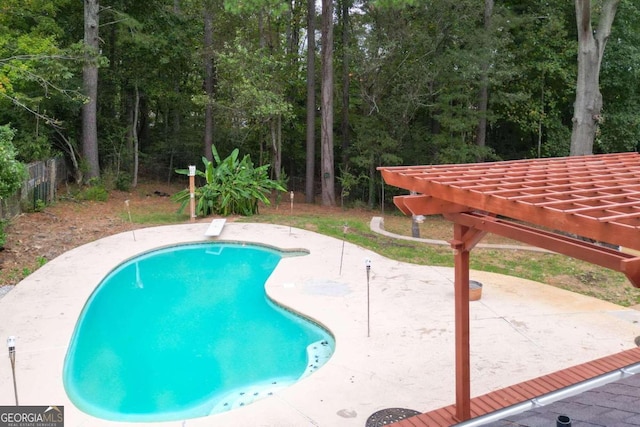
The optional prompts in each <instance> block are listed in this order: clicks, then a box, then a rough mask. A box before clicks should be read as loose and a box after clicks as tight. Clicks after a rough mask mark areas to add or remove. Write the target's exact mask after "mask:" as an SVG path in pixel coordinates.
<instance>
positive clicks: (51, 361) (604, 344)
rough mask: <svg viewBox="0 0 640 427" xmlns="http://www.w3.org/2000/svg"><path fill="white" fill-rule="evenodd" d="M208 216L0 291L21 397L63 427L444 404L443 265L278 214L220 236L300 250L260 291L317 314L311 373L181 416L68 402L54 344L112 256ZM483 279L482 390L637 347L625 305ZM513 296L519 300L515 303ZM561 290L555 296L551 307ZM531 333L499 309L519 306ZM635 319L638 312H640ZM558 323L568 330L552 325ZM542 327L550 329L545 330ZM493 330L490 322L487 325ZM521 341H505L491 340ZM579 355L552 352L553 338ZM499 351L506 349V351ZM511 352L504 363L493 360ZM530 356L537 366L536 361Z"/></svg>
mask: <svg viewBox="0 0 640 427" xmlns="http://www.w3.org/2000/svg"><path fill="white" fill-rule="evenodd" d="M207 226H208V222H198V223H192V224H181V225H168V226H161V227H152V228H146V229H139V230H136V231H135V236H136V240H135V241H134V239H133V237H132V233H131V232H124V233H120V234H117V235H114V236H110V237H107V238H104V239H100V240H98V241H95V242H92V243H88V244H86V245H83V246H80V247H78V248H75V249H72V250H70V251H69V252H66V253H65V254H63V255H60V256H59V257H57V258H56V259H54V260H52V261H50V262H49V263H47V264H46V265H44V266H43V267H42V268H40V269H39V270H37V271H36V272H35V273H33V274H32V275H30V276H28V277H27V278H26V279H25V280H23V281H22V282H20V284H19V285H18V286H17V287H16V288H14V289H13V290H12V291H11V292H9V293H8V294H7V295H6V296H4V297H3V298H2V299H0V335H1V336H8V335H15V336H16V338H17V347H16V378H17V386H18V393H19V395H20V404H22V405H63V406H65V417H66V420H65V421H66V423H65V425H66V426H67V427H72V426H73V427H76V426H77V427H81V426H82V427H84V426H95V427H102V426H118V427H126V426H136V427H141V426H147V425H156V426H163V427H164V426H171V427H178V426H180V427H183V426H184V427H205V426H211V425H212V421H215V423H216V425H234V426H247V427H249V426H255V425H274V426H275V425H277V426H287V425H289V426H294V425H295V426H306V425H331V426H335V427H342V426H345V427H347V426H348V427H351V426H353V427H355V426H362V425H364V423H365V421H366V419H367V417H368V416H369V415H371V414H372V413H374V412H376V411H377V410H379V409H383V408H388V407H398V406H401V407H407V408H413V409H417V410H429V409H435V408H438V407H442V406H446V405H448V404H450V403H451V402H452V401H453V399H454V394H453V384H452V383H453V380H452V376H453V363H452V354H453V347H452V344H451V339H452V337H453V331H452V328H453V322H452V321H451V320H452V316H453V307H452V303H451V301H452V285H451V283H452V277H453V271H452V269H450V268H444V267H429V266H416V265H412V264H404V263H399V262H395V261H392V260H388V259H385V258H383V257H380V256H379V255H377V254H375V253H373V252H371V251H368V250H365V249H362V248H359V247H357V246H355V245H351V244H349V243H346V244H344V260H343V261H344V262H343V268H342V274H340V273H339V267H340V263H341V250H342V248H343V241H342V240H339V239H334V238H330V237H326V236H322V235H319V234H316V233H313V232H309V231H305V230H299V229H295V228H294V229H291V228H290V227H289V226H288V225H287V226H284V225H282V226H281V225H266V224H249V223H233V222H231V223H229V222H228V223H227V224H226V225H225V228H224V229H223V231H222V234H221V235H220V237H219V239H220V240H226V239H232V240H244V241H248V242H253V243H260V242H261V243H266V244H274V245H277V246H279V247H286V248H299V247H304V248H307V249H309V251H310V256H308V257H302V259H304V262H303V263H302V265H294V264H293V263H290V262H288V259H283V260H282V262H281V265H279V266H278V268H277V269H276V271H274V273H273V274H272V276H271V277H270V278H269V280H268V281H267V285H266V286H267V290H268V291H269V294H270V296H271V297H272V298H273V299H274V300H276V301H278V303H280V304H282V305H286V306H289V307H293V308H295V310H296V311H300V312H302V313H305V315H306V316H308V317H310V318H312V319H317V320H318V321H319V322H321V323H322V324H323V325H325V326H326V328H327V329H329V330H330V331H331V332H332V333H333V334H334V336H335V338H336V348H335V352H334V354H333V356H332V358H331V360H330V361H329V362H328V363H327V364H326V365H325V366H324V367H323V368H322V369H320V370H318V371H317V372H315V373H314V374H313V375H311V376H309V377H307V378H304V379H302V380H301V381H299V382H298V383H296V384H295V385H293V386H291V387H288V388H287V389H284V390H282V391H279V392H276V393H275V394H274V395H273V396H272V397H270V398H268V399H263V400H261V401H257V402H255V403H253V404H251V405H249V406H247V407H245V408H241V409H238V410H235V411H231V412H226V413H222V414H217V415H212V416H211V417H203V418H198V419H193V420H188V421H186V422H185V423H183V422H181V421H178V422H166V423H153V424H147V423H112V422H107V421H103V420H99V419H96V418H93V417H91V416H88V415H86V414H84V413H82V412H81V411H79V410H77V409H76V408H75V407H73V405H72V404H71V403H70V401H69V400H68V398H67V397H66V393H65V392H64V388H63V387H62V366H63V361H64V355H65V353H66V351H67V346H68V343H69V340H70V338H71V334H72V331H73V328H74V325H75V323H76V321H77V318H78V315H79V314H80V312H81V310H82V307H83V305H84V302H85V301H86V300H87V298H88V296H89V295H90V294H91V292H92V291H93V289H94V288H95V286H96V285H97V284H98V283H99V282H100V280H101V279H102V278H103V277H104V276H105V275H106V274H107V273H108V271H110V270H111V268H113V266H115V265H116V264H118V263H120V262H122V261H124V260H126V259H127V258H129V257H132V256H134V255H136V254H137V253H140V252H143V251H145V250H150V249H154V248H157V247H161V246H162V245H173V244H179V243H189V242H199V241H204V240H207V239H206V238H204V236H203V234H204V231H205V230H206V228H207ZM365 258H369V259H371V260H372V270H371V271H372V275H371V308H372V311H371V313H372V317H371V336H370V337H367V315H366V313H367V305H366V278H365V271H364V264H363V262H364V259H365ZM474 274H477V276H475V277H476V278H477V279H478V280H480V281H482V282H483V283H484V284H485V289H484V291H486V292H483V294H485V295H483V299H482V301H480V302H478V303H477V304H474V305H473V307H472V309H473V319H474V320H473V321H474V324H475V325H476V326H474V337H475V338H474V340H475V341H474V350H475V353H474V354H476V355H477V356H474V357H478V358H479V359H477V360H476V359H474V360H476V362H477V363H481V364H482V365H483V366H484V367H485V370H484V373H485V374H484V375H483V373H482V372H479V371H474V383H473V386H474V390H475V392H477V393H478V394H481V393H483V392H487V391H489V390H491V389H494V388H496V387H498V386H500V385H501V384H502V385H504V384H512V383H515V382H519V381H521V380H524V379H528V378H531V377H534V376H537V375H540V373H541V372H549V371H553V370H557V369H561V368H563V367H567V366H571V365H574V364H577V363H583V362H586V361H589V360H592V359H595V358H597V357H602V356H604V355H608V354H611V353H615V352H617V351H619V350H621V349H625V348H632V347H634V346H635V344H634V343H633V338H634V337H635V336H637V334H638V330H637V325H633V324H632V322H630V321H629V320H628V319H629V318H632V316H635V315H636V313H634V310H630V309H625V308H622V307H618V306H615V305H613V304H609V303H603V302H601V301H597V300H594V299H592V298H588V297H584V296H580V295H575V294H571V293H569V292H567V291H562V290H559V289H555V288H554V289H552V288H550V287H548V286H544V285H541V284H539V283H535V282H530V281H524V280H520V279H516V278H513V277H508V276H502V275H497V274H493V273H479V272H472V275H474ZM517 298H519V299H520V300H521V301H526V302H527V304H526V305H523V304H522V303H521V301H520V300H518V299H517ZM558 301H562V304H559V303H558ZM541 313H542V314H544V316H543V320H544V321H535V322H533V321H532V322H527V324H528V327H529V334H535V337H536V339H535V340H530V341H527V340H522V335H521V334H520V332H518V331H514V330H513V329H508V328H505V327H503V326H501V325H504V322H499V323H495V322H496V321H495V318H496V316H498V317H499V318H501V317H507V318H508V317H513V316H518V317H519V318H523V319H524V320H525V321H526V320H527V319H529V318H537V319H541V317H540V314H541ZM636 318H637V317H636ZM558 322H562V323H563V324H565V325H566V326H567V327H566V328H565V329H566V330H568V331H570V333H567V334H563V333H562V332H563V331H562V330H559V329H557V328H555V329H554V328H551V329H549V328H548V326H549V325H550V324H557V323H558ZM545 329H549V331H548V332H546V333H545V332H544V330H545ZM492 331H495V332H492ZM500 341H505V342H508V343H513V342H518V343H519V345H518V346H514V345H509V346H505V347H501V353H500V355H499V357H497V358H492V357H490V356H491V355H492V354H493V353H492V348H495V347H496V342H500ZM560 341H562V342H564V343H565V344H566V345H567V346H576V347H577V346H579V347H580V348H581V351H580V352H570V353H567V352H563V353H561V354H558V351H557V342H560ZM507 351H508V352H509V354H505V352H507ZM505 357H508V358H509V360H508V363H509V364H510V367H511V369H506V370H505V369H504V366H502V368H501V369H498V367H497V366H495V365H496V363H498V362H500V363H501V364H502V365H504V364H505V363H506V362H505V360H503V359H504V358H505ZM534 360H535V363H532V362H533V361H534ZM0 384H5V385H10V384H11V370H10V366H9V363H0ZM0 402H2V403H3V404H12V402H13V389H12V387H10V386H6V387H0Z"/></svg>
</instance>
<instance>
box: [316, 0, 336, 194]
mask: <svg viewBox="0 0 640 427" xmlns="http://www.w3.org/2000/svg"><path fill="white" fill-rule="evenodd" d="M321 95H322V124H321V143H320V163H321V170H322V177H321V181H322V206H335V205H336V192H335V176H334V169H335V168H334V161H333V0H322V93H321Z"/></svg>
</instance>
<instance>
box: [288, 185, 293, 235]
mask: <svg viewBox="0 0 640 427" xmlns="http://www.w3.org/2000/svg"><path fill="white" fill-rule="evenodd" d="M289 200H291V211H290V212H291V213H290V215H289V216H290V218H289V235H291V222H292V221H293V219H292V218H293V191H292V192H291V193H289Z"/></svg>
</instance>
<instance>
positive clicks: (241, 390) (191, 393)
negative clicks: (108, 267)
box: [63, 243, 334, 421]
mask: <svg viewBox="0 0 640 427" xmlns="http://www.w3.org/2000/svg"><path fill="white" fill-rule="evenodd" d="M297 254H298V255H300V253H299V252H298V253H297ZM289 255H292V254H288V253H286V252H282V251H278V250H275V249H272V248H267V247H264V246H257V245H246V244H240V243H199V244H189V245H181V246H175V247H170V248H164V249H161V250H156V251H153V252H149V253H146V254H143V255H141V256H139V257H137V258H135V259H132V260H129V261H127V262H125V263H123V264H122V265H120V266H119V267H117V268H116V269H115V270H113V271H112V272H111V273H109V274H108V275H107V277H105V279H104V280H103V281H102V282H101V283H100V284H99V285H98V287H97V288H96V289H95V291H94V292H93V294H92V295H91V296H90V298H89V300H88V301H87V303H86V305H85V307H84V308H83V311H82V313H81V314H80V317H79V320H78V322H77V324H76V328H75V331H74V333H73V336H72V339H71V343H70V345H69V349H68V351H67V356H66V358H65V364H64V372H63V380H64V385H65V390H66V392H67V394H68V396H69V398H70V399H71V401H72V402H73V403H74V404H75V405H76V406H77V407H78V408H79V409H81V410H83V411H84V412H87V413H89V414H91V415H94V416H96V417H99V418H104V419H108V420H117V421H170V420H178V419H188V418H195V417H201V416H206V415H209V414H211V413H216V412H221V411H225V410H229V409H232V408H234V407H238V406H244V405H246V404H249V403H251V402H252V401H254V400H256V399H259V398H262V397H265V396H268V395H270V394H272V393H273V392H274V391H276V390H277V389H279V388H281V387H286V386H288V385H291V384H292V383H294V382H296V381H298V380H299V379H301V378H303V377H304V376H306V375H309V374H310V373H312V372H313V371H314V370H316V369H317V368H319V367H320V366H321V365H322V364H323V363H325V362H326V361H327V360H328V359H329V358H330V357H331V354H332V352H333V348H334V341H333V338H332V336H331V334H330V333H329V332H328V331H326V330H325V329H323V328H322V327H320V326H319V325H317V324H315V323H313V322H311V321H309V320H307V319H303V318H302V317H300V316H297V315H295V314H293V313H291V312H290V311H288V310H285V309H284V308H282V307H280V306H278V305H276V304H274V303H273V302H272V301H271V300H270V299H269V298H268V297H267V295H266V293H265V289H264V284H265V282H266V280H267V279H268V277H269V276H270V275H271V273H272V272H273V270H274V269H275V268H276V266H277V264H278V262H279V261H280V259H281V258H282V257H283V256H289Z"/></svg>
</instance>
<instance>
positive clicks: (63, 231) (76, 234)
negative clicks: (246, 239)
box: [0, 182, 371, 295]
mask: <svg viewBox="0 0 640 427" xmlns="http://www.w3.org/2000/svg"><path fill="white" fill-rule="evenodd" d="M183 188H184V187H183V186H181V185H167V184H162V183H157V182H156V183H142V184H140V185H138V187H136V188H135V189H132V190H131V191H130V192H122V191H116V190H113V191H110V192H109V198H108V200H107V201H105V202H100V201H85V200H80V199H79V198H78V197H77V191H74V190H73V189H71V188H67V187H63V188H60V189H58V200H57V201H56V202H55V203H53V204H51V205H49V206H47V207H45V208H44V210H43V211H41V212H32V213H23V214H20V215H18V216H17V217H16V218H14V219H12V220H11V221H10V222H9V225H8V226H7V227H6V229H5V231H6V235H7V238H6V243H5V245H4V249H3V250H2V251H0V295H2V287H3V286H5V285H15V284H17V283H18V282H19V281H20V280H22V279H23V278H24V277H26V276H28V275H29V274H30V273H32V272H33V271H35V270H36V269H37V268H38V267H41V266H42V265H43V264H45V263H46V262H48V261H50V260H52V259H53V258H55V257H57V256H58V255H60V254H62V253H64V252H66V251H68V250H70V249H73V248H75V247H77V246H80V245H83V244H85V243H89V242H92V241H94V240H97V239H100V238H103V237H106V236H110V235H113V234H117V233H120V232H123V231H129V230H134V229H136V228H141V227H150V226H153V225H161V224H160V223H158V224H154V223H153V220H151V221H149V220H146V221H145V223H144V224H135V223H134V224H132V223H131V222H129V216H128V212H131V213H132V214H134V217H135V215H136V214H144V213H154V212H155V213H167V214H173V213H176V212H177V211H178V209H179V207H180V205H179V204H178V203H177V202H175V201H173V200H171V198H170V197H169V196H170V195H173V194H174V193H176V192H177V191H180V190H182V189H183ZM74 193H75V194H76V195H74ZM302 197H303V196H301V195H298V196H296V213H317V214H319V215H320V214H329V215H330V214H332V213H338V212H340V211H341V209H340V208H337V207H333V208H327V207H322V206H320V205H319V204H304V203H302V202H301V200H299V199H301V198H302ZM284 199H286V200H284ZM125 201H128V205H129V206H128V207H127V204H126V203H125ZM288 206H289V200H288V197H286V196H285V197H284V198H283V200H282V202H281V203H280V205H279V206H276V205H275V204H273V205H272V206H270V207H262V208H261V210H260V212H261V213H280V212H281V213H283V214H287V213H288ZM351 214H354V215H357V214H358V213H357V212H355V211H354V212H350V215H351ZM362 214H363V215H371V213H370V212H369V213H365V212H363V213H362ZM176 220H177V221H178V222H179V221H180V220H183V221H185V222H186V221H188V220H189V217H188V208H187V209H185V211H184V215H183V216H182V217H176ZM228 220H230V221H233V218H229V219H228ZM5 292H6V290H5Z"/></svg>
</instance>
